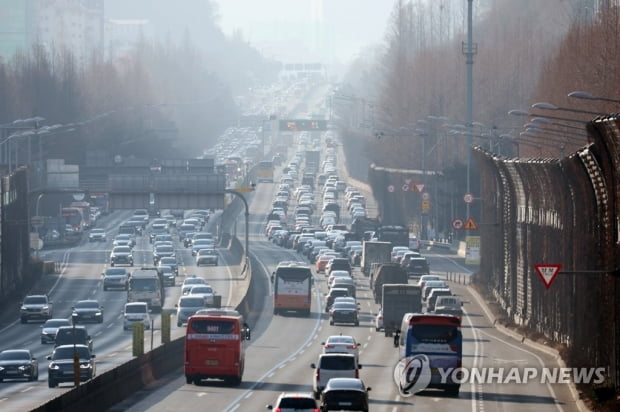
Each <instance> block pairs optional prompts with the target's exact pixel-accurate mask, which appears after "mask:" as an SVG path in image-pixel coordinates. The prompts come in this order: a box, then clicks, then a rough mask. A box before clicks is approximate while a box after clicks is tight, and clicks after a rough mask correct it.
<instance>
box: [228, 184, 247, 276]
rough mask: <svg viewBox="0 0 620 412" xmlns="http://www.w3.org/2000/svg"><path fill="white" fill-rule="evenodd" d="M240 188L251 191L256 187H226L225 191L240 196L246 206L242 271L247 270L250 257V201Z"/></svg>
mask: <svg viewBox="0 0 620 412" xmlns="http://www.w3.org/2000/svg"><path fill="white" fill-rule="evenodd" d="M240 189H243V190H244V191H248V192H251V191H253V190H254V187H251V188H237V190H235V189H224V193H230V194H233V195H235V196H237V197H238V198H240V199H241V201H242V202H243V205H244V206H245V264H244V266H243V271H242V272H245V271H246V270H247V268H248V262H249V259H250V207H249V206H248V201H247V200H246V199H245V196H243V195H242V194H241V193H240V191H239V190H240Z"/></svg>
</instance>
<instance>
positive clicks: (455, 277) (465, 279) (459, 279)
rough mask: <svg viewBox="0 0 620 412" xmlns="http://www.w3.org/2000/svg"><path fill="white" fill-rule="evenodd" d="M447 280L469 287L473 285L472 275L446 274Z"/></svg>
mask: <svg viewBox="0 0 620 412" xmlns="http://www.w3.org/2000/svg"><path fill="white" fill-rule="evenodd" d="M445 278H446V280H448V281H449V282H454V283H459V284H461V285H469V284H470V283H471V279H472V275H471V274H470V273H460V272H446V275H445Z"/></svg>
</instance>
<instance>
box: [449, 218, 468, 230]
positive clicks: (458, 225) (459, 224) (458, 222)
mask: <svg viewBox="0 0 620 412" xmlns="http://www.w3.org/2000/svg"><path fill="white" fill-rule="evenodd" d="M463 225H465V222H463V219H460V218H458V217H457V218H456V219H453V220H452V229H455V230H461V229H462V228H463Z"/></svg>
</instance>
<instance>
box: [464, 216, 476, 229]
mask: <svg viewBox="0 0 620 412" xmlns="http://www.w3.org/2000/svg"><path fill="white" fill-rule="evenodd" d="M463 229H465V230H478V225H477V224H476V221H474V218H473V217H470V218H469V219H467V221H466V222H465V224H464V225H463Z"/></svg>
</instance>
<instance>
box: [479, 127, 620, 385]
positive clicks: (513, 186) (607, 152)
mask: <svg viewBox="0 0 620 412" xmlns="http://www.w3.org/2000/svg"><path fill="white" fill-rule="evenodd" d="M619 120H620V117H618V116H609V117H604V118H603V117H601V118H598V119H595V120H594V121H592V122H590V123H589V124H588V126H587V131H588V140H589V144H588V145H587V146H585V147H583V148H581V149H580V150H578V151H577V152H575V153H573V154H571V155H569V156H567V157H565V158H562V159H528V160H523V159H512V160H511V159H505V158H500V157H496V156H494V155H493V154H492V153H489V152H486V151H484V150H483V149H481V148H476V149H474V156H475V158H476V159H477V161H478V164H479V166H480V173H481V197H482V199H481V200H482V202H481V204H482V210H481V216H480V220H481V222H484V223H485V224H481V225H480V236H481V262H480V271H479V274H478V279H477V282H478V283H479V284H480V285H482V286H483V287H486V288H487V289H488V290H489V291H490V292H492V293H493V295H494V296H495V297H496V299H497V301H498V302H499V303H500V304H501V306H502V307H503V308H504V310H505V312H506V314H507V315H508V317H509V318H510V319H511V320H512V321H513V322H515V323H517V324H520V325H523V326H525V327H527V328H529V329H530V330H531V331H534V332H538V333H540V334H542V335H544V336H545V337H546V338H547V339H549V340H552V341H554V342H557V343H560V344H563V345H565V347H566V358H567V359H566V360H567V363H568V364H569V365H571V366H574V367H580V366H584V367H601V366H603V367H608V368H609V371H610V374H609V380H608V382H606V383H607V386H609V387H613V388H614V390H615V391H617V390H618V383H619V382H620V379H619V378H620V376H619V375H618V372H619V370H620V368H619V366H620V363H619V356H618V355H620V346H619V342H618V341H619V340H618V338H617V336H616V334H617V332H616V324H617V316H618V313H619V312H618V309H619V307H618V305H619V303H620V299H618V297H619V296H620V295H619V292H620V289H618V282H617V279H616V276H617V275H618V273H617V272H618V257H619V253H618V227H619V226H618V216H620V213H618V212H619V210H618V200H619V197H618V195H619V194H620V185H619V184H618V181H617V177H618V174H619V172H620V147H619V146H618V142H619V138H620V133H619V132H618V125H619V124H620V121H619ZM536 264H560V265H562V270H561V272H560V273H559V275H558V276H557V278H556V280H555V281H554V283H553V284H552V285H551V287H549V288H547V287H546V286H545V285H544V283H543V282H542V281H541V280H540V279H539V276H538V274H537V273H536V270H535V265H536Z"/></svg>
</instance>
